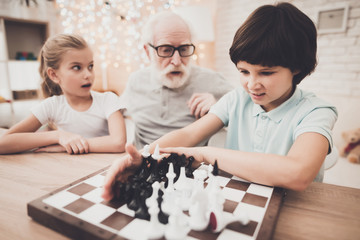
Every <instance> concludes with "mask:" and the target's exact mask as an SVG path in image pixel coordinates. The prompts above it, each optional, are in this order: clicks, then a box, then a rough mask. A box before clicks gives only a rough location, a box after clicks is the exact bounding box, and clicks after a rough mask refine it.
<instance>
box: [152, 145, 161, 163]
mask: <svg viewBox="0 0 360 240" xmlns="http://www.w3.org/2000/svg"><path fill="white" fill-rule="evenodd" d="M151 157H152V158H153V159H154V160H160V159H161V158H162V156H161V155H160V150H159V144H156V147H155V150H154V153H153V154H152V155H151Z"/></svg>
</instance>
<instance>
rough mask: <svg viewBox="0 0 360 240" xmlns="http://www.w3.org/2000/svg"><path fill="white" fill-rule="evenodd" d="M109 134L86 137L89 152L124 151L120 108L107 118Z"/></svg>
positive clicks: (123, 132)
mask: <svg viewBox="0 0 360 240" xmlns="http://www.w3.org/2000/svg"><path fill="white" fill-rule="evenodd" d="M108 127H109V135H108V136H102V137H96V138H90V139H87V141H88V143H89V152H124V151H125V143H126V127H125V119H124V117H123V115H122V114H121V112H120V110H118V111H115V112H114V113H112V114H111V115H110V117H109V119H108Z"/></svg>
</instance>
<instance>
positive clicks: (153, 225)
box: [147, 203, 165, 239]
mask: <svg viewBox="0 0 360 240" xmlns="http://www.w3.org/2000/svg"><path fill="white" fill-rule="evenodd" d="M149 213H150V225H149V227H148V230H147V238H148V239H159V238H162V237H163V236H164V231H165V226H164V225H162V224H161V223H160V222H159V220H158V214H159V207H158V204H157V203H156V204H153V205H151V206H150V208H149Z"/></svg>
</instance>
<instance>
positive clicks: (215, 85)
mask: <svg viewBox="0 0 360 240" xmlns="http://www.w3.org/2000/svg"><path fill="white" fill-rule="evenodd" d="M143 40H144V49H145V51H146V54H147V56H148V57H149V59H150V62H151V65H150V66H149V67H147V68H145V69H141V70H139V71H137V72H134V73H133V74H132V75H131V76H130V77H129V81H128V83H127V87H126V89H125V91H124V93H123V94H122V96H121V101H122V102H123V103H124V104H125V106H126V108H127V110H126V111H125V113H124V114H125V116H130V117H131V118H132V120H133V121H134V123H135V145H136V147H137V148H138V149H140V148H142V147H143V146H144V145H145V144H150V143H152V142H153V141H154V140H156V139H158V138H159V137H161V136H163V135H164V134H166V133H168V132H170V131H172V130H175V129H179V128H182V127H184V126H186V125H188V124H190V123H192V122H194V121H195V120H196V119H197V118H200V117H202V116H204V115H205V114H206V113H207V112H208V111H209V109H210V107H211V106H212V105H213V104H214V103H215V102H216V101H217V100H218V99H219V98H220V97H221V96H223V95H224V94H225V93H226V92H228V91H229V90H231V88H232V86H231V85H230V84H229V83H228V82H227V81H226V80H225V79H224V78H223V77H222V76H221V75H220V74H219V73H216V72H214V71H212V70H209V69H205V68H201V67H198V66H194V65H192V64H191V56H192V55H193V54H194V51H195V46H194V45H193V44H192V42H191V31H190V28H189V26H188V25H187V23H186V22H185V21H184V20H183V19H182V18H181V17H180V16H178V15H176V14H175V13H172V12H161V13H159V14H157V15H155V16H154V17H153V18H151V19H150V20H149V21H148V22H147V24H146V26H145V27H144V30H143ZM205 144H206V141H205V142H203V143H201V145H205Z"/></svg>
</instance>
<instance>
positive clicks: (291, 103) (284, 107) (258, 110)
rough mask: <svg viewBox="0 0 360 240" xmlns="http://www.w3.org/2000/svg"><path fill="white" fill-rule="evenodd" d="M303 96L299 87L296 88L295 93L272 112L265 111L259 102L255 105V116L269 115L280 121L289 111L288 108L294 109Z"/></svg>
mask: <svg viewBox="0 0 360 240" xmlns="http://www.w3.org/2000/svg"><path fill="white" fill-rule="evenodd" d="M301 98H302V93H301V90H300V89H299V88H296V89H295V91H294V93H293V95H292V96H291V97H290V98H289V99H288V100H286V101H285V102H283V103H282V104H281V105H280V106H278V107H277V108H275V109H273V110H271V111H270V112H265V110H264V109H263V108H262V107H261V106H260V105H258V104H254V105H253V116H254V117H256V116H258V115H263V116H267V117H269V118H270V119H272V120H273V121H275V122H277V123H279V122H280V121H281V120H282V119H283V117H284V116H285V114H286V113H287V112H288V110H290V109H292V108H293V107H295V105H297V104H298V103H299V102H300V100H301Z"/></svg>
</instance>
